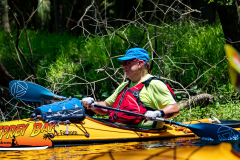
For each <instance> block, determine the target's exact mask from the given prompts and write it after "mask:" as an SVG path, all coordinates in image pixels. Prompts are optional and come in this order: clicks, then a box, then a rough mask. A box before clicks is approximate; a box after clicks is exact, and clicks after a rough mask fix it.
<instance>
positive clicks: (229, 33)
mask: <svg viewBox="0 0 240 160" xmlns="http://www.w3.org/2000/svg"><path fill="white" fill-rule="evenodd" d="M217 12H218V15H219V18H220V21H221V24H222V29H223V32H224V36H225V39H226V43H228V44H231V45H233V46H234V47H235V48H236V49H237V50H238V51H240V43H234V42H237V41H240V14H239V11H238V3H237V1H236V0H235V2H234V3H233V5H218V6H217Z"/></svg>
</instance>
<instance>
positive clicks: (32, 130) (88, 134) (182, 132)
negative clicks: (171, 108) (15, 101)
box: [0, 116, 240, 147]
mask: <svg viewBox="0 0 240 160" xmlns="http://www.w3.org/2000/svg"><path fill="white" fill-rule="evenodd" d="M237 122H238V121H237ZM232 127H234V128H235V129H236V130H240V125H239V123H237V124H236V125H234V126H232ZM192 136H195V135H194V134H193V133H191V132H189V131H187V130H186V129H179V127H176V126H173V125H172V126H170V125H167V124H165V127H164V129H141V128H133V127H126V126H120V125H116V124H112V123H109V122H107V121H104V120H100V119H95V118H91V117H88V116H87V117H86V118H85V119H84V120H83V121H82V122H81V123H69V124H66V123H46V122H44V121H42V120H37V121H34V120H31V119H30V118H29V119H23V120H13V121H9V122H2V123H0V140H1V141H2V143H1V142H0V146H4V145H5V146H6V147H10V146H11V145H12V146H21V145H22V144H24V145H31V146H34V144H36V146H44V145H48V146H51V145H50V144H49V143H51V142H52V144H53V145H55V146H57V145H62V144H63V145H65V144H69V145H71V144H86V143H109V142H126V141H143V140H151V139H163V138H174V137H192Z"/></svg>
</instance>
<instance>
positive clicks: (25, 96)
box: [9, 80, 66, 102]
mask: <svg viewBox="0 0 240 160" xmlns="http://www.w3.org/2000/svg"><path fill="white" fill-rule="evenodd" d="M9 89H10V92H11V94H12V95H13V96H14V97H15V98H18V99H21V100H25V101H31V102H43V101H44V100H52V99H66V97H62V96H58V95H56V94H53V93H52V92H51V91H49V90H48V89H46V88H44V87H42V86H40V85H37V84H35V83H31V82H26V81H18V80H13V81H11V82H10V83H9Z"/></svg>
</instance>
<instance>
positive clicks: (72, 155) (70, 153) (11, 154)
mask: <svg viewBox="0 0 240 160" xmlns="http://www.w3.org/2000/svg"><path fill="white" fill-rule="evenodd" d="M199 142H201V140H199V139H197V138H195V137H187V138H184V137H182V138H173V139H166V140H155V141H146V142H128V143H110V144H95V145H82V146H70V147H54V148H48V149H45V150H35V151H0V159H1V160H5V159H29V160H51V159H54V160H56V159H81V158H84V156H86V155H93V156H101V155H103V154H106V153H114V152H128V151H137V150H152V149H156V148H173V147H184V146H196V145H199ZM204 143H205V144H203V145H207V142H204ZM200 144H201V143H200Z"/></svg>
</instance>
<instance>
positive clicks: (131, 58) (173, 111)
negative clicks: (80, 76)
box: [82, 48, 180, 128]
mask: <svg viewBox="0 0 240 160" xmlns="http://www.w3.org/2000/svg"><path fill="white" fill-rule="evenodd" d="M149 59H150V58H149V55H148V53H147V51H146V50H144V49H142V48H131V49H129V50H128V51H127V53H126V55H125V56H123V57H120V58H118V60H119V61H123V64H122V67H123V68H124V71H125V74H126V76H127V77H128V78H129V81H128V82H123V83H122V84H121V85H120V86H119V87H118V88H117V89H116V90H115V92H114V93H113V94H112V95H111V96H110V97H108V98H107V99H106V100H105V101H101V102H96V101H95V100H94V99H93V98H92V97H86V98H83V99H82V103H83V105H84V106H85V107H87V109H91V110H92V111H94V112H95V113H97V114H100V115H107V114H109V120H110V121H111V122H114V123H116V124H120V125H128V126H129V125H130V126H138V127H144V128H161V127H162V126H163V124H162V123H160V122H159V123H156V122H154V119H155V118H156V117H162V118H171V117H173V116H175V115H177V114H178V113H179V109H180V108H179V106H178V105H177V103H176V101H175V99H174V95H173V93H171V91H170V90H171V89H170V90H169V88H168V87H167V86H166V84H165V83H163V82H162V81H161V80H160V79H159V78H158V77H154V76H152V75H151V74H149V73H148V72H150V71H149V65H148V63H149ZM94 104H99V105H104V106H108V107H113V108H117V109H122V110H128V111H131V112H135V113H139V114H144V115H145V117H146V120H143V119H142V118H141V117H136V116H131V115H127V114H124V113H121V112H115V111H109V110H107V109H102V108H97V107H94ZM147 120H148V121H147Z"/></svg>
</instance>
